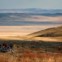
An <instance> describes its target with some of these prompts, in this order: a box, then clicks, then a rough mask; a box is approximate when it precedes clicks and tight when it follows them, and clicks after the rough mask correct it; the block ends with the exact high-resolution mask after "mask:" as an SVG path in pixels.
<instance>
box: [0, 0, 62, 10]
mask: <svg viewBox="0 0 62 62" xmlns="http://www.w3.org/2000/svg"><path fill="white" fill-rule="evenodd" d="M21 8H41V9H62V0H0V9H21Z"/></svg>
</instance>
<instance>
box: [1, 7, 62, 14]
mask: <svg viewBox="0 0 62 62" xmlns="http://www.w3.org/2000/svg"><path fill="white" fill-rule="evenodd" d="M0 13H32V14H55V15H62V9H40V8H27V9H0Z"/></svg>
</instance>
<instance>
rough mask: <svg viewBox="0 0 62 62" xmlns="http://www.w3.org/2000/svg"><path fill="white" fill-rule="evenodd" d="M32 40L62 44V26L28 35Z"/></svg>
mask: <svg viewBox="0 0 62 62" xmlns="http://www.w3.org/2000/svg"><path fill="white" fill-rule="evenodd" d="M28 36H29V37H30V39H31V40H36V41H37V40H42V41H57V42H62V26H59V27H54V28H48V29H45V30H41V31H38V32H34V33H32V34H29V35H28Z"/></svg>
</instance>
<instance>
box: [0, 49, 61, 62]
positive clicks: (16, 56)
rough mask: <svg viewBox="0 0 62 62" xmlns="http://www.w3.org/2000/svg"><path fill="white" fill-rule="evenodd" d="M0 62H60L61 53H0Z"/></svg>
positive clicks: (27, 51)
mask: <svg viewBox="0 0 62 62" xmlns="http://www.w3.org/2000/svg"><path fill="white" fill-rule="evenodd" d="M0 62H62V54H61V53H37V52H36V51H34V52H32V51H30V50H26V51H24V52H22V53H21V52H19V53H18V52H14V53H0Z"/></svg>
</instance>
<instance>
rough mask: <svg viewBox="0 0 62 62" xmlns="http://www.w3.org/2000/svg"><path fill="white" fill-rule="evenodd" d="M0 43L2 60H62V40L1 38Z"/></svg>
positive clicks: (4, 61) (35, 61)
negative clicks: (45, 40) (44, 40)
mask: <svg viewBox="0 0 62 62" xmlns="http://www.w3.org/2000/svg"><path fill="white" fill-rule="evenodd" d="M3 44H5V45H7V46H6V47H5V46H4V45H3ZM0 45H1V46H0V62H62V42H43V41H41V42H40V41H20V40H7V41H6V40H0ZM8 46H9V47H11V48H7V47H8ZM1 48H2V49H1ZM1 50H2V51H1Z"/></svg>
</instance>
